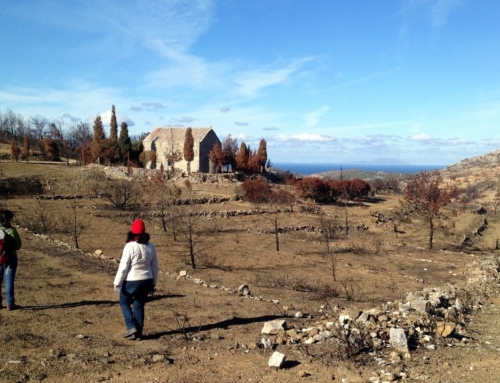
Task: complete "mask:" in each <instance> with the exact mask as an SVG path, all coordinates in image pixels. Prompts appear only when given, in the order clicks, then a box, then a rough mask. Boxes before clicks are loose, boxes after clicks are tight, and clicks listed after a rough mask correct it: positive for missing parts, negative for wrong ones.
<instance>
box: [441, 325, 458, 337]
mask: <svg viewBox="0 0 500 383" xmlns="http://www.w3.org/2000/svg"><path fill="white" fill-rule="evenodd" d="M455 327H456V325H455V323H451V322H437V323H436V335H437V336H440V337H442V338H446V337H448V336H450V335H451V334H452V333H453V331H455Z"/></svg>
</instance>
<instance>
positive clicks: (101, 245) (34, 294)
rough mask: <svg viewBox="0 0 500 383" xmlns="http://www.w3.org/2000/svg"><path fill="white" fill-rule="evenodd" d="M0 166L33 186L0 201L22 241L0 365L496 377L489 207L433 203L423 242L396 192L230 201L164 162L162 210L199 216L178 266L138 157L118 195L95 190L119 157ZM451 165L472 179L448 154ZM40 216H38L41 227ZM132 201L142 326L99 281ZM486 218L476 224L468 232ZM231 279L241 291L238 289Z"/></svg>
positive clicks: (185, 378) (263, 377)
mask: <svg viewBox="0 0 500 383" xmlns="http://www.w3.org/2000/svg"><path fill="white" fill-rule="evenodd" d="M473 169H475V168H473ZM2 170H3V171H2V179H4V180H5V179H13V178H17V179H23V180H24V179H25V178H28V179H33V178H36V179H38V180H39V181H40V184H41V185H42V188H43V190H42V192H41V193H36V194H30V192H29V191H27V192H23V193H24V194H11V195H8V196H6V195H3V198H2V200H1V203H2V206H8V207H9V208H11V209H12V210H14V211H15V212H16V222H15V225H16V226H18V227H19V228H20V234H21V236H22V238H23V249H22V250H21V251H20V252H19V254H20V266H19V269H18V276H17V284H16V288H17V290H16V297H17V300H18V303H19V304H20V305H21V306H22V307H21V309H20V310H17V311H6V310H0V323H1V324H2V332H0V339H1V340H2V341H3V342H4V344H8V345H9V347H8V350H9V351H8V353H3V355H2V358H1V362H2V367H1V368H0V381H6V382H27V381H43V382H67V381H72V382H98V381H110V382H145V381H150V382H153V381H162V382H207V383H215V382H217V383H226V382H285V383H286V382H328V381H338V382H341V381H344V382H349V383H351V382H368V381H370V382H375V381H408V382H422V381H425V382H463V381H468V382H481V383H488V382H495V381H496V375H497V368H498V367H497V366H498V358H499V354H498V349H500V333H499V331H500V330H499V329H500V326H498V324H499V323H500V322H499V317H498V305H499V304H500V301H499V300H498V298H497V294H498V257H497V254H496V251H495V242H496V239H497V237H498V234H497V233H498V230H499V229H500V219H499V218H498V216H497V215H496V214H493V213H492V212H491V211H490V212H489V213H488V214H487V215H486V216H484V215H478V214H475V213H474V212H472V211H465V212H463V213H462V214H460V215H458V216H456V217H450V218H449V220H448V221H446V222H443V226H442V228H440V229H439V230H438V231H436V238H435V247H434V249H433V250H427V249H426V244H427V226H426V224H425V222H422V221H421V220H420V219H419V218H418V217H416V216H411V217H406V218H405V219H401V217H400V216H399V215H398V210H399V207H400V204H399V196H397V195H380V196H379V198H374V199H371V200H366V201H364V202H363V204H362V206H360V205H358V204H355V205H354V204H353V205H349V206H347V207H344V206H335V205H332V206H321V207H317V208H313V209H311V208H310V206H308V205H307V204H305V203H302V202H298V203H297V204H295V205H294V206H293V210H292V211H290V210H287V209H284V210H276V209H275V207H273V206H267V205H265V204H260V205H258V206H255V205H251V204H249V203H247V202H242V201H239V200H234V199H233V196H234V194H235V193H236V192H237V191H238V182H237V181H236V180H235V179H233V178H231V177H229V176H224V177H220V178H217V179H213V178H207V180H206V181H204V182H201V178H196V177H193V178H192V179H191V185H189V184H186V183H185V179H183V178H179V179H176V180H174V182H175V184H176V185H177V187H179V188H180V189H181V191H182V194H181V198H182V199H183V200H185V201H186V205H183V206H182V207H181V208H179V209H182V210H180V211H182V212H183V214H185V213H190V214H194V216H196V217H198V219H197V220H196V221H195V222H196V223H195V226H194V227H193V228H194V229H195V233H196V239H197V248H196V249H197V253H196V254H197V255H196V260H197V268H196V269H192V268H191V266H190V264H189V259H188V257H187V248H186V242H185V241H183V236H182V233H181V232H178V233H177V235H178V236H177V238H176V239H175V240H174V237H173V232H172V228H171V227H170V226H169V228H168V230H167V231H166V232H165V231H164V230H163V228H162V223H161V211H160V205H159V204H158V203H159V202H161V200H160V194H159V193H158V192H157V191H155V189H154V187H153V185H154V184H153V183H152V181H150V180H149V179H148V177H149V178H151V175H144V176H143V174H142V173H141V172H140V171H139V170H137V171H134V175H133V177H130V178H131V179H130V181H125V182H128V183H127V185H136V186H137V187H138V188H140V190H141V193H140V197H139V198H138V200H137V201H136V202H134V203H132V204H131V205H130V206H127V208H126V209H125V210H120V209H116V208H115V207H113V206H112V204H111V203H110V202H109V201H108V200H107V199H106V198H102V195H103V194H105V193H106V191H110V190H114V188H116V187H117V185H119V182H121V181H119V180H118V179H117V175H118V174H121V175H122V176H123V177H124V178H127V176H126V175H125V173H124V172H123V169H122V170H120V169H118V168H113V169H106V168H104V167H99V166H89V167H73V166H63V165H53V164H31V163H17V164H16V163H11V162H3V163H2ZM463 177H464V179H465V177H469V178H470V180H473V179H475V178H473V174H467V172H466V171H465V170H464V173H463ZM450 179H452V178H450ZM455 180H457V178H455ZM459 181H460V182H461V179H460V180H459ZM470 182H472V181H470ZM40 197H43V198H40ZM188 201H191V202H190V203H189V204H187V203H188ZM169 209H173V207H172V208H169ZM176 211H177V210H176ZM169 212H171V213H173V212H174V210H169ZM71 214H76V217H77V218H78V220H79V222H81V224H82V227H83V231H82V232H81V235H80V236H79V238H78V242H79V247H80V249H75V248H74V247H75V246H74V240H73V239H72V238H71V237H70V236H69V234H68V232H67V230H64V225H66V226H67V225H68V221H67V220H65V219H64V217H67V216H70V215H71ZM42 217H45V218H46V219H47V218H49V222H51V223H53V225H52V226H51V227H49V228H47V227H46V228H45V229H47V230H46V233H45V234H41V231H42V229H43V225H41V224H40V220H41V218H42ZM136 217H142V218H143V219H144V220H145V222H146V227H147V230H148V232H149V233H150V234H151V237H152V242H153V243H154V244H155V245H156V246H157V249H158V253H159V258H160V269H161V273H160V280H159V282H158V285H157V289H158V290H157V293H156V295H155V296H153V297H151V300H150V302H148V304H147V306H146V316H147V317H146V328H145V339H144V340H143V341H142V342H134V341H130V340H127V339H123V338H122V337H121V334H122V333H123V331H124V326H123V320H122V316H121V312H120V310H119V306H118V304H117V295H116V293H114V292H113V290H112V281H113V277H114V274H115V272H116V267H117V260H118V259H119V257H120V254H121V249H122V247H123V244H124V240H125V234H126V232H127V231H128V228H129V225H130V223H131V222H132V220H133V219H134V218H136ZM325 217H328V218H329V220H330V221H329V222H331V223H332V224H334V225H335V227H337V228H339V229H338V230H337V229H336V230H337V231H336V234H335V237H334V238H333V239H332V240H331V242H330V243H329V246H330V250H331V251H327V250H326V243H325V237H324V236H323V235H322V234H321V231H320V230H319V229H320V228H321V227H322V225H324V224H325V222H326V221H325ZM485 217H486V218H487V220H488V225H487V228H486V229H485V230H484V231H483V232H482V235H479V236H474V235H472V233H473V232H474V231H475V230H476V229H477V228H478V227H479V226H481V225H482V224H483V222H484V218H485ZM346 220H347V221H348V227H349V234H348V236H346V235H345V222H346ZM395 222H397V231H394V223H395ZM275 224H277V225H278V226H279V231H280V234H279V235H278V236H277V237H276V236H275V235H274V227H275V226H274V225H275ZM323 227H324V226H323ZM466 234H469V235H471V236H472V237H471V238H472V239H471V244H469V245H467V246H465V247H464V246H461V243H462V240H463V237H464V235H466ZM276 238H278V240H279V244H280V249H279V251H276ZM243 284H246V285H247V286H248V288H249V291H250V294H246V295H244V294H239V293H238V290H237V289H238V287H239V286H241V285H243ZM422 302H424V303H425V304H424V306H423V307H424V311H419V310H421V309H418V310H417V307H422V306H421V303H422ZM426 302H427V303H426ZM273 320H285V321H286V330H285V329H284V330H282V331H280V332H278V333H277V334H265V333H262V330H263V327H264V324H265V323H267V322H269V321H273ZM391 328H402V329H404V331H405V335H406V339H407V342H408V347H409V348H408V349H407V350H400V349H398V348H395V346H394V345H392V346H391V338H390V333H391ZM263 339H264V341H263ZM275 351H278V352H280V353H283V354H284V355H285V356H286V362H285V363H284V364H283V365H282V367H281V368H271V367H269V366H268V361H269V358H270V357H271V355H272V354H273V353H274V352H275Z"/></svg>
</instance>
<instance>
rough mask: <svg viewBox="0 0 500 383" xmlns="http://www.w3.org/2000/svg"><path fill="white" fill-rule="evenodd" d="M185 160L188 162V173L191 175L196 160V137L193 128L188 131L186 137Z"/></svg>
mask: <svg viewBox="0 0 500 383" xmlns="http://www.w3.org/2000/svg"><path fill="white" fill-rule="evenodd" d="M184 159H185V160H186V162H187V172H188V174H191V161H193V160H194V137H193V130H192V129H191V128H187V129H186V135H185V137H184Z"/></svg>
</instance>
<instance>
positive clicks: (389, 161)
mask: <svg viewBox="0 0 500 383" xmlns="http://www.w3.org/2000/svg"><path fill="white" fill-rule="evenodd" d="M353 164H360V165H362V164H366V165H370V164H376V165H409V163H408V162H406V161H401V160H396V159H395V158H374V159H373V160H370V161H356V162H353Z"/></svg>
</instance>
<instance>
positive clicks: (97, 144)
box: [92, 115, 106, 163]
mask: <svg viewBox="0 0 500 383" xmlns="http://www.w3.org/2000/svg"><path fill="white" fill-rule="evenodd" d="M105 139H106V136H105V134H104V129H103V127H102V120H101V116H99V115H97V116H96V118H95V120H94V136H93V138H92V157H93V158H94V161H95V160H97V163H100V162H101V155H102V144H103V142H104V140H105Z"/></svg>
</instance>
